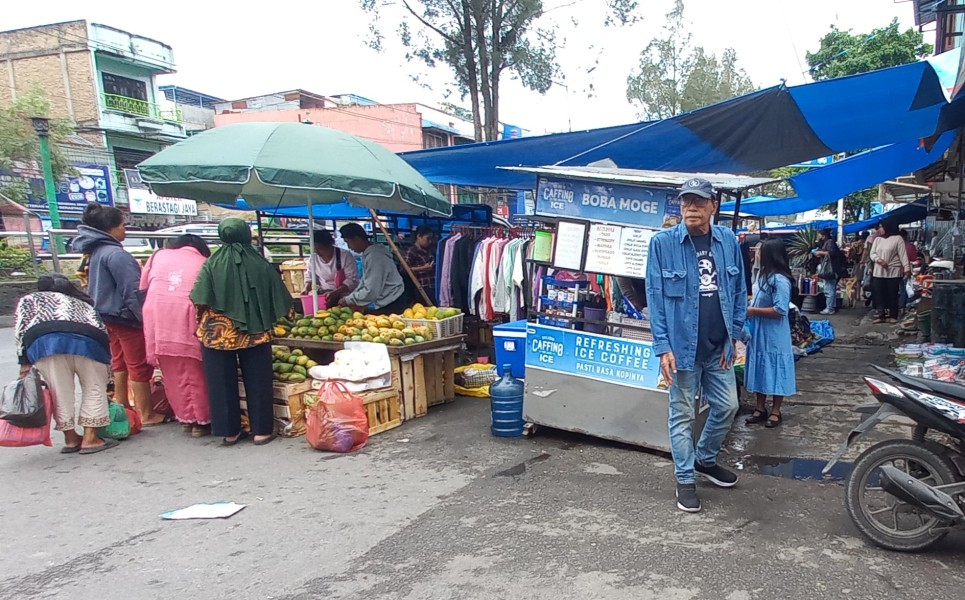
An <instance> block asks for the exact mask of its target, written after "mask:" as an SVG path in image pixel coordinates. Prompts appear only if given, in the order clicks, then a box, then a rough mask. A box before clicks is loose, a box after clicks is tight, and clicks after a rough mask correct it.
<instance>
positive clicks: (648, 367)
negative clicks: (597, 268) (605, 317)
mask: <svg viewBox="0 0 965 600" xmlns="http://www.w3.org/2000/svg"><path fill="white" fill-rule="evenodd" d="M526 368H527V369H529V368H534V369H543V370H546V371H554V372H557V373H566V374H568V375H576V376H577V377H585V378H587V379H595V380H597V381H604V382H607V383H615V384H617V385H625V386H627V387H633V388H644V389H651V390H660V389H661V387H660V386H661V383H662V382H661V381H660V358H659V357H657V355H656V354H654V353H653V345H652V344H651V343H650V342H643V341H639V340H628V339H623V338H615V337H611V336H606V335H597V334H595V333H585V332H583V331H575V330H572V329H559V328H556V327H546V326H543V325H537V324H535V323H530V324H529V325H527V327H526Z"/></svg>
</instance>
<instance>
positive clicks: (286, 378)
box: [278, 373, 291, 381]
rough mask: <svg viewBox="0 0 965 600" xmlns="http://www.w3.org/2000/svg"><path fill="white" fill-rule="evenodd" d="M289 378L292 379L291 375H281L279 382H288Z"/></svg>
mask: <svg viewBox="0 0 965 600" xmlns="http://www.w3.org/2000/svg"><path fill="white" fill-rule="evenodd" d="M289 377H291V373H279V374H278V381H288V378H289Z"/></svg>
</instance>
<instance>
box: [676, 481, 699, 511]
mask: <svg viewBox="0 0 965 600" xmlns="http://www.w3.org/2000/svg"><path fill="white" fill-rule="evenodd" d="M677 508H679V509H680V510H682V511H684V512H689V513H695V512H700V498H698V497H697V486H696V485H695V484H693V483H678V484H677Z"/></svg>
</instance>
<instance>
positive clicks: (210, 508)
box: [161, 502, 245, 521]
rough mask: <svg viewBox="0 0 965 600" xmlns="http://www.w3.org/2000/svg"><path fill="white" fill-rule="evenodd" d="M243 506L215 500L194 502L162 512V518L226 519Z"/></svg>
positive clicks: (176, 519) (175, 519) (174, 519)
mask: <svg viewBox="0 0 965 600" xmlns="http://www.w3.org/2000/svg"><path fill="white" fill-rule="evenodd" d="M244 507H245V505H244V504H237V503H235V502H215V503H214V504H194V505H192V506H188V507H187V508H179V509H178V510H172V511H170V512H166V513H163V514H162V515H161V518H162V519H167V520H173V521H179V520H183V519H227V518H228V517H230V516H232V515H234V514H236V513H237V512H238V511H240V510H241V509H243V508H244Z"/></svg>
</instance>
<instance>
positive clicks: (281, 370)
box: [278, 363, 295, 373]
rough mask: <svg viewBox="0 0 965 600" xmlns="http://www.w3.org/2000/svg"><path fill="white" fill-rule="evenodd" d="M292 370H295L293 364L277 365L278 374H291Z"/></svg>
mask: <svg viewBox="0 0 965 600" xmlns="http://www.w3.org/2000/svg"><path fill="white" fill-rule="evenodd" d="M293 368H295V365H293V364H290V363H282V364H280V365H278V372H279V373H291V370H292V369H293Z"/></svg>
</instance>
